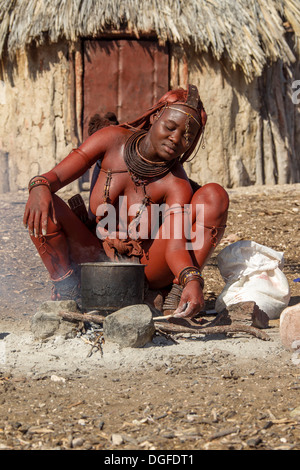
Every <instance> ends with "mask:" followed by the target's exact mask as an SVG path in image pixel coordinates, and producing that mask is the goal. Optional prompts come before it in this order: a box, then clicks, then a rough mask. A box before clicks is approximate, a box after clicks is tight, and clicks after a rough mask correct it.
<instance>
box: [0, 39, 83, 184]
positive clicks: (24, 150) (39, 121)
mask: <svg viewBox="0 0 300 470" xmlns="http://www.w3.org/2000/svg"><path fill="white" fill-rule="evenodd" d="M68 54H69V49H68V46H67V45H66V43H65V42H64V43H58V44H52V45H48V46H47V45H44V46H43V47H39V48H35V47H33V46H31V47H30V48H29V49H28V50H27V52H26V53H25V52H24V53H19V54H18V55H17V57H16V60H15V61H14V63H12V62H9V61H8V60H5V59H4V61H3V62H2V63H1V64H0V80H1V95H0V155H2V158H1V157H0V158H1V160H3V159H4V156H5V157H6V161H7V162H8V164H7V168H6V170H7V171H6V178H5V180H6V181H5V183H6V184H4V182H3V184H2V185H0V186H2V187H0V192H5V191H8V190H10V191H17V190H19V189H24V188H26V187H27V184H28V181H29V179H30V178H31V177H32V176H34V175H37V174H40V173H43V172H45V171H47V170H49V169H50V168H52V167H53V166H54V165H55V164H57V163H58V162H59V161H60V160H61V159H62V158H63V157H65V156H66V155H67V154H68V153H69V152H70V150H71V149H72V145H73V144H74V142H73V141H72V116H71V115H70V109H71V108H70V66H69V64H70V61H69V60H68ZM7 180H8V184H7ZM0 181H1V180H0Z"/></svg>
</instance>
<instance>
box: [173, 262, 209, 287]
mask: <svg viewBox="0 0 300 470" xmlns="http://www.w3.org/2000/svg"><path fill="white" fill-rule="evenodd" d="M178 281H179V284H181V285H182V286H183V287H185V286H186V284H187V283H188V282H190V281H199V282H200V284H201V287H202V289H203V287H204V279H203V276H202V274H201V272H200V270H199V269H198V268H195V266H188V267H187V268H184V269H183V270H182V271H181V272H180V274H179V276H178Z"/></svg>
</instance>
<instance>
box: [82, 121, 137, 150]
mask: <svg viewBox="0 0 300 470" xmlns="http://www.w3.org/2000/svg"><path fill="white" fill-rule="evenodd" d="M131 134H132V131H131V130H130V129H126V128H124V127H120V126H107V127H103V128H102V129H99V130H98V131H96V132H95V133H94V134H93V135H92V136H91V137H90V139H91V138H93V139H94V140H100V139H101V140H102V139H103V140H105V141H107V142H108V143H110V144H111V145H112V146H114V145H119V144H123V143H124V142H126V140H127V139H128V137H129V136H130V135H131Z"/></svg>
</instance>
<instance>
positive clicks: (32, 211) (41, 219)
mask: <svg viewBox="0 0 300 470" xmlns="http://www.w3.org/2000/svg"><path fill="white" fill-rule="evenodd" d="M48 217H51V219H52V220H53V222H54V223H55V224H57V220H56V216H55V210H54V204H53V198H52V193H51V191H50V190H49V188H48V187H47V186H44V185H41V186H38V187H36V188H33V189H32V190H31V191H30V193H29V197H28V201H27V204H26V207H25V212H24V217H23V224H24V226H25V227H26V228H27V227H28V230H29V234H30V236H35V237H36V238H38V237H40V236H43V235H46V234H47V227H48Z"/></svg>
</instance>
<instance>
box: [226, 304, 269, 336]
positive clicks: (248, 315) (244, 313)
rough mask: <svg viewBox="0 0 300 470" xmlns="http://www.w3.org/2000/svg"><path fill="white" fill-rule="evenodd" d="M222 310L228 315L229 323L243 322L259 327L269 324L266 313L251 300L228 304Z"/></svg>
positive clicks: (265, 326) (266, 326)
mask: <svg viewBox="0 0 300 470" xmlns="http://www.w3.org/2000/svg"><path fill="white" fill-rule="evenodd" d="M224 312H225V313H226V314H227V315H228V316H229V318H230V320H231V323H243V324H245V325H249V326H253V327H255V328H260V329H263V328H268V326H269V317H268V315H267V314H266V313H265V312H264V311H263V310H261V309H260V308H259V307H258V305H257V304H256V303H255V302H254V301H252V300H250V301H247V302H239V303H236V304H233V305H229V306H228V307H227V308H226V309H225V310H224Z"/></svg>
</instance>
